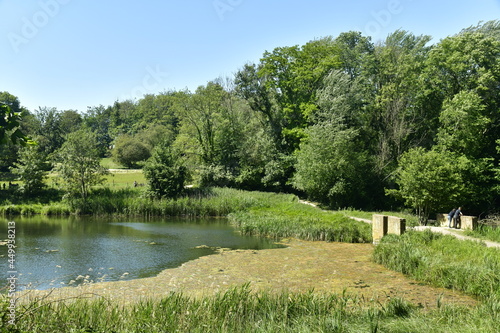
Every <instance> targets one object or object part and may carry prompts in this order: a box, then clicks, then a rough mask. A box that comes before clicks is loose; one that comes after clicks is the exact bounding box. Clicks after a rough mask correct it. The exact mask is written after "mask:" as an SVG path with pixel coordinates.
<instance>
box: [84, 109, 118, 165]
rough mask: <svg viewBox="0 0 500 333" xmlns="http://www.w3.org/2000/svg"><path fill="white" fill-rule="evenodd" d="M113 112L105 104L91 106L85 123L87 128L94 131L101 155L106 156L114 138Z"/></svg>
mask: <svg viewBox="0 0 500 333" xmlns="http://www.w3.org/2000/svg"><path fill="white" fill-rule="evenodd" d="M111 113H112V110H111V109H110V108H106V107H104V106H103V105H99V106H96V107H89V108H88V110H87V113H86V114H85V117H84V119H83V123H84V125H85V127H86V128H88V129H90V130H91V131H92V132H94V134H95V136H96V139H97V147H98V150H99V155H100V156H101V157H104V156H106V154H107V153H108V151H109V147H110V146H111V142H112V141H113V138H112V136H111V125H110V122H111Z"/></svg>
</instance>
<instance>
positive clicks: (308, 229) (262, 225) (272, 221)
mask: <svg viewBox="0 0 500 333" xmlns="http://www.w3.org/2000/svg"><path fill="white" fill-rule="evenodd" d="M266 203H267V204H266V205H261V206H260V207H252V208H250V209H249V210H246V211H239V212H235V213H232V214H230V215H229V219H230V221H231V223H233V224H234V225H235V226H236V227H237V228H238V229H240V230H241V232H242V233H243V234H245V235H253V236H264V237H271V238H275V239H279V238H287V237H295V238H300V239H305V240H319V241H328V242H349V243H366V242H371V241H372V236H371V226H370V225H369V224H366V223H363V222H358V221H354V220H352V219H350V218H348V217H346V216H344V215H343V214H341V213H335V212H328V211H322V210H320V209H319V208H316V207H312V206H309V205H304V204H301V203H299V202H298V200H297V198H296V197H295V196H277V197H269V200H268V201H267V202H266Z"/></svg>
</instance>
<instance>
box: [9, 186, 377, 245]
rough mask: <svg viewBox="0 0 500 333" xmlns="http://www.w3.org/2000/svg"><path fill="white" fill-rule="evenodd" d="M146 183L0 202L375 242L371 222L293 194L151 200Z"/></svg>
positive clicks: (24, 211) (213, 191)
mask: <svg viewBox="0 0 500 333" xmlns="http://www.w3.org/2000/svg"><path fill="white" fill-rule="evenodd" d="M143 191H144V190H143V189H142V188H122V189H110V188H102V189H96V190H94V192H93V194H92V196H91V197H90V198H89V199H88V200H87V201H86V202H83V201H81V200H72V201H67V200H66V201H60V202H52V203H49V204H27V205H25V204H18V205H12V204H9V205H4V206H0V215H4V216H5V215H7V216H12V215H34V214H43V215H69V214H77V215H78V214H92V215H114V216H124V217H125V216H144V217H153V216H176V217H177V216H184V217H209V216H229V218H230V221H231V223H232V224H234V225H235V226H236V227H237V228H238V229H239V230H241V232H242V233H243V234H245V235H256V236H264V237H272V238H276V239H278V238H286V237H296V238H300V239H306V240H320V241H341V242H371V228H370V226H369V225H367V224H365V223H362V222H357V221H353V220H351V219H349V218H347V217H345V216H344V215H342V214H340V213H332V212H324V211H321V210H320V209H318V208H315V207H311V206H308V205H304V204H301V203H299V202H298V198H297V197H296V196H294V195H288V194H276V193H267V192H249V191H242V190H235V189H229V188H210V189H203V190H200V189H189V190H188V192H187V193H186V195H184V196H182V197H180V198H176V199H168V198H165V199H151V198H148V197H146V196H145V195H144V193H143Z"/></svg>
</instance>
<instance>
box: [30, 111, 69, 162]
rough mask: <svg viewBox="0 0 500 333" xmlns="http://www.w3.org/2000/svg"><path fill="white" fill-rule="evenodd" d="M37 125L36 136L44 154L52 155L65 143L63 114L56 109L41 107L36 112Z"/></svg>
mask: <svg viewBox="0 0 500 333" xmlns="http://www.w3.org/2000/svg"><path fill="white" fill-rule="evenodd" d="M35 117H36V119H37V124H36V128H35V134H36V136H37V137H38V138H39V139H38V143H39V145H40V147H41V149H42V151H43V152H45V153H46V154H52V153H53V152H55V151H56V150H57V149H59V148H60V147H61V146H62V144H63V143H64V132H63V130H62V128H61V121H60V117H61V113H60V112H59V111H58V110H57V109H56V108H50V107H40V108H39V109H38V110H37V111H36V112H35Z"/></svg>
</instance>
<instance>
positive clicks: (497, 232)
mask: <svg viewBox="0 0 500 333" xmlns="http://www.w3.org/2000/svg"><path fill="white" fill-rule="evenodd" d="M465 234H466V235H467V236H471V237H475V238H480V239H484V240H490V241H493V242H500V227H493V226H488V225H483V224H480V225H479V226H478V228H477V229H476V230H466V231H465Z"/></svg>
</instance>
